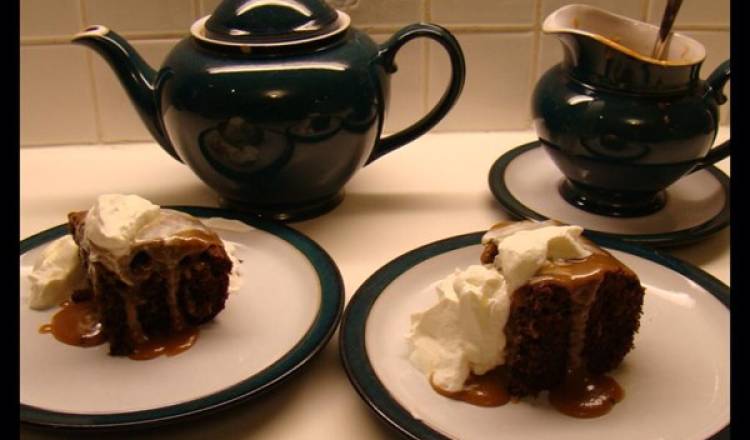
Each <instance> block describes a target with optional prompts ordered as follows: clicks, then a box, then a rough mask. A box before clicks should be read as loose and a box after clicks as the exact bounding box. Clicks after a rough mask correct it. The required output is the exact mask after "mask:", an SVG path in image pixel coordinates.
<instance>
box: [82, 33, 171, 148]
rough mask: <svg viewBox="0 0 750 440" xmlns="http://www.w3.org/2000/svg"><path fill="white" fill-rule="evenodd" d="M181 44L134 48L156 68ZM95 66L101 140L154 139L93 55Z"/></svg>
mask: <svg viewBox="0 0 750 440" xmlns="http://www.w3.org/2000/svg"><path fill="white" fill-rule="evenodd" d="M178 41H179V40H177V39H174V40H172V39H167V40H145V41H134V42H133V47H134V48H135V49H136V50H137V51H138V53H139V54H140V55H141V56H142V57H143V59H144V60H146V62H147V63H149V64H150V65H151V66H152V67H153V68H155V69H156V68H158V67H159V66H160V65H161V63H162V61H164V58H165V57H166V56H167V54H168V53H169V51H170V50H171V49H172V47H173V46H174V45H175V44H176V43H177V42H178ZM92 64H93V65H92V68H93V69H92V70H93V74H94V84H95V90H96V99H97V103H98V108H99V123H100V127H101V137H102V141H103V142H127V141H132V140H148V139H151V135H150V134H149V132H148V130H146V126H145V125H143V123H142V122H141V119H140V117H139V116H138V113H136V111H135V109H134V108H133V106H132V105H131V103H130V99H129V98H128V95H127V94H126V93H125V90H124V89H123V88H122V86H120V83H119V82H118V80H117V77H116V76H115V75H114V74H113V73H112V71H111V69H110V67H109V65H108V64H107V63H106V62H105V61H104V60H103V59H102V58H101V57H99V56H94V60H93V63H92Z"/></svg>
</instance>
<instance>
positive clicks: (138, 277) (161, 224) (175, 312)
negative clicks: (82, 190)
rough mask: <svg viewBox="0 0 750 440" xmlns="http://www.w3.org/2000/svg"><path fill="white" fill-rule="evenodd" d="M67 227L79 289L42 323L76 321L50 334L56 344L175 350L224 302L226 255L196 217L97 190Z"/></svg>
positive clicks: (136, 352)
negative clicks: (75, 255) (82, 280)
mask: <svg viewBox="0 0 750 440" xmlns="http://www.w3.org/2000/svg"><path fill="white" fill-rule="evenodd" d="M68 228H69V231H70V234H71V236H72V238H73V241H74V242H75V244H76V245H77V247H78V254H79V259H80V264H81V267H82V269H83V273H84V274H85V281H86V283H85V286H86V287H84V288H79V289H78V290H76V291H75V292H73V293H72V294H71V295H70V299H69V300H68V301H66V302H65V303H63V309H62V310H61V312H58V315H56V316H55V318H53V322H52V324H51V325H50V326H48V327H47V328H45V329H43V330H46V331H48V332H54V328H55V320H56V319H57V320H58V321H59V322H63V321H64V320H65V319H67V320H69V321H77V322H78V325H77V327H76V326H68V327H69V328H68V333H71V332H72V333H73V335H71V336H69V339H70V340H69V341H65V340H63V339H61V337H59V336H58V335H57V334H56V335H55V336H56V337H57V338H58V339H60V340H63V342H68V343H72V344H73V345H83V346H87V345H94V343H93V342H92V341H98V340H106V341H107V342H108V343H109V353H110V354H111V355H127V356H130V357H132V358H136V359H146V358H150V357H154V356H156V355H158V354H160V353H161V352H163V351H165V350H166V351H167V352H168V353H167V354H169V351H170V350H172V352H174V353H175V354H176V353H177V352H180V351H183V350H184V349H187V348H189V347H190V346H191V345H192V343H193V342H194V341H195V339H196V337H197V328H198V326H199V325H200V324H203V323H205V322H207V321H210V320H212V319H213V318H214V317H215V316H216V315H217V314H218V313H219V312H221V311H222V309H223V308H224V305H225V301H226V300H227V296H228V288H229V275H230V272H231V270H232V261H231V259H230V256H229V255H228V254H227V252H226V250H225V248H224V243H223V242H222V240H221V239H220V238H219V236H218V235H217V234H216V233H215V232H213V231H212V230H211V229H209V228H208V227H207V226H205V225H204V224H203V223H202V222H201V221H199V220H198V219H196V218H194V217H192V216H190V215H188V214H185V213H182V212H178V211H174V210H169V209H162V208H160V207H158V206H157V205H153V204H151V203H150V202H148V201H147V200H145V199H142V198H140V197H137V196H122V195H104V196H100V197H99V199H98V200H97V203H96V204H95V205H94V206H93V207H92V208H91V209H89V210H87V211H80V212H72V213H70V214H69V215H68ZM66 316H67V317H66ZM87 323H88V324H87ZM87 325H88V327H89V328H88V330H85V329H84V330H83V331H81V328H82V327H83V328H85V327H87ZM59 327H60V328H59V329H58V333H60V334H62V333H65V331H66V330H64V328H63V327H64V326H63V325H62V324H60V325H59ZM71 328H72V329H74V330H70V329H71ZM63 337H64V336H63ZM76 337H77V338H78V340H79V343H77V344H76V343H75V342H76ZM87 341H88V342H87Z"/></svg>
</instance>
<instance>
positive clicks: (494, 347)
mask: <svg viewBox="0 0 750 440" xmlns="http://www.w3.org/2000/svg"><path fill="white" fill-rule="evenodd" d="M582 232H583V229H582V228H581V227H579V226H557V225H554V224H552V223H546V222H545V223H534V222H520V223H515V224H511V225H509V226H504V227H499V228H494V229H491V230H490V231H488V232H487V233H486V234H485V235H484V237H483V238H482V243H484V244H488V243H490V242H492V243H494V244H495V245H496V246H497V249H498V253H497V256H496V257H495V260H494V262H493V263H492V264H487V265H472V266H469V267H467V268H465V269H456V270H455V271H454V272H453V273H452V274H450V275H448V277H446V278H445V279H443V280H441V281H439V282H438V283H437V284H436V287H435V288H436V290H437V296H438V302H437V304H435V305H434V306H432V307H431V308H429V309H428V310H426V311H424V312H421V313H416V314H414V315H412V317H411V330H410V332H409V335H408V337H407V338H408V344H409V360H410V362H411V363H412V364H413V365H414V366H415V367H416V368H417V369H419V370H420V371H422V372H423V373H424V374H425V375H426V376H428V377H430V380H431V381H432V383H433V385H435V386H436V387H438V388H441V389H443V390H446V391H449V392H455V391H460V390H461V389H462V388H463V384H464V382H465V381H466V379H467V378H468V377H469V374H470V373H474V374H477V375H479V374H483V373H486V372H487V371H489V370H491V369H493V368H495V367H497V366H499V365H503V364H504V362H505V356H504V353H505V344H506V341H505V332H504V328H505V324H506V322H507V320H508V314H509V311H510V300H511V295H512V294H513V292H515V290H516V289H518V288H519V287H521V286H523V285H524V284H526V283H527V282H528V281H529V280H530V279H531V278H533V277H534V276H535V274H536V273H537V272H538V271H539V269H540V268H541V267H542V266H544V265H545V264H547V263H548V262H556V261H560V260H570V259H580V258H585V257H588V256H589V255H591V251H589V250H588V249H586V248H585V247H584V246H583V244H582V243H581V240H580V235H581V233H582Z"/></svg>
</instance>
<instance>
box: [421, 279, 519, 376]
mask: <svg viewBox="0 0 750 440" xmlns="http://www.w3.org/2000/svg"><path fill="white" fill-rule="evenodd" d="M436 290H437V294H438V303H437V304H436V305H435V306H433V307H431V308H430V309H428V310H427V311H425V312H423V313H416V314H414V315H412V317H411V321H412V327H411V334H410V336H409V346H410V349H411V353H410V355H409V360H410V361H411V362H412V364H413V365H415V366H416V367H417V368H418V369H419V370H420V371H422V372H423V373H424V374H425V375H427V376H429V377H431V380H432V383H433V384H434V385H435V386H437V387H439V388H441V389H444V390H447V391H460V390H461V389H462V388H463V384H464V381H465V380H466V378H467V377H468V376H469V373H474V374H484V373H486V372H487V371H489V370H491V369H492V368H494V367H496V366H497V365H500V364H502V363H503V361H504V351H503V348H504V347H505V333H504V332H503V328H504V327H505V322H506V321H507V320H508V310H509V303H510V297H509V295H508V290H507V289H506V288H505V280H504V279H503V277H502V275H500V273H499V272H498V271H496V270H494V269H493V268H491V267H485V266H482V265H474V266H469V267H467V268H466V269H465V270H458V269H456V271H455V272H454V273H452V274H450V275H449V276H448V277H446V278H445V279H443V280H442V281H440V282H439V283H438V284H437V287H436Z"/></svg>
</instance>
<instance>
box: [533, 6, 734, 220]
mask: <svg viewBox="0 0 750 440" xmlns="http://www.w3.org/2000/svg"><path fill="white" fill-rule="evenodd" d="M542 30H543V31H544V32H545V33H547V34H551V35H555V36H557V37H558V38H559V39H560V41H561V42H562V45H563V53H564V58H563V60H562V62H561V63H559V64H557V65H556V66H554V67H552V68H551V69H549V70H548V71H547V72H546V73H544V75H543V76H542V77H541V78H540V79H539V81H538V82H537V85H536V87H535V89H534V92H533V96H532V112H533V116H534V127H535V129H536V132H537V135H538V136H539V139H540V141H541V142H542V144H543V145H544V147H545V151H547V153H548V154H549V155H550V157H551V158H552V160H553V161H554V162H555V164H556V165H557V167H558V168H559V169H560V170H561V171H562V173H563V174H564V176H565V181H564V182H562V183H561V185H560V188H559V189H560V192H561V194H562V195H563V197H564V198H565V199H566V200H567V201H568V202H570V203H571V204H573V205H574V206H577V207H579V208H581V209H585V210H587V211H591V212H594V213H597V214H603V215H610V216H638V215H646V214H649V213H653V212H655V211H657V210H659V209H661V207H663V206H664V203H665V192H664V189H665V188H667V187H668V186H669V185H671V184H672V183H674V182H675V181H677V180H678V179H679V178H681V177H682V176H684V175H686V174H688V173H690V172H693V171H695V170H698V169H701V168H704V167H706V166H709V165H711V164H713V163H715V162H716V161H718V160H721V159H723V158H725V157H726V156H728V155H729V148H730V147H729V145H730V143H729V141H727V142H725V143H724V144H722V145H720V146H718V147H715V148H713V149H711V146H712V144H713V142H714V140H715V138H716V134H717V131H718V124H719V110H718V107H719V105H721V104H723V103H724V102H726V97H725V96H724V95H723V93H722V89H723V87H724V85H725V83H726V82H727V81H728V80H729V77H730V68H729V61H725V62H724V63H722V64H721V65H720V66H719V67H718V68H717V69H716V70H715V71H714V72H713V73H712V74H711V75H710V76H709V77H708V79H707V80H705V81H703V80H701V79H700V76H699V71H700V67H701V64H702V63H703V60H704V59H705V56H706V51H705V48H704V47H703V45H701V44H700V43H699V42H697V41H695V40H693V39H692V38H689V37H687V36H685V35H681V34H679V33H674V34H672V37H671V39H670V40H669V42H668V47H667V49H666V58H665V59H663V60H660V59H655V58H651V56H650V53H651V50H652V49H653V44H654V41H656V34H657V32H658V27H656V26H654V25H651V24H648V23H644V22H640V21H637V20H633V19H630V18H627V17H623V16H620V15H616V14H612V13H609V12H607V11H604V10H602V9H599V8H595V7H591V6H585V5H569V6H564V7H562V8H560V9H558V10H557V11H555V12H553V13H552V14H550V15H549V16H548V17H547V18H546V19H545V21H544V24H543V27H542Z"/></svg>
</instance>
